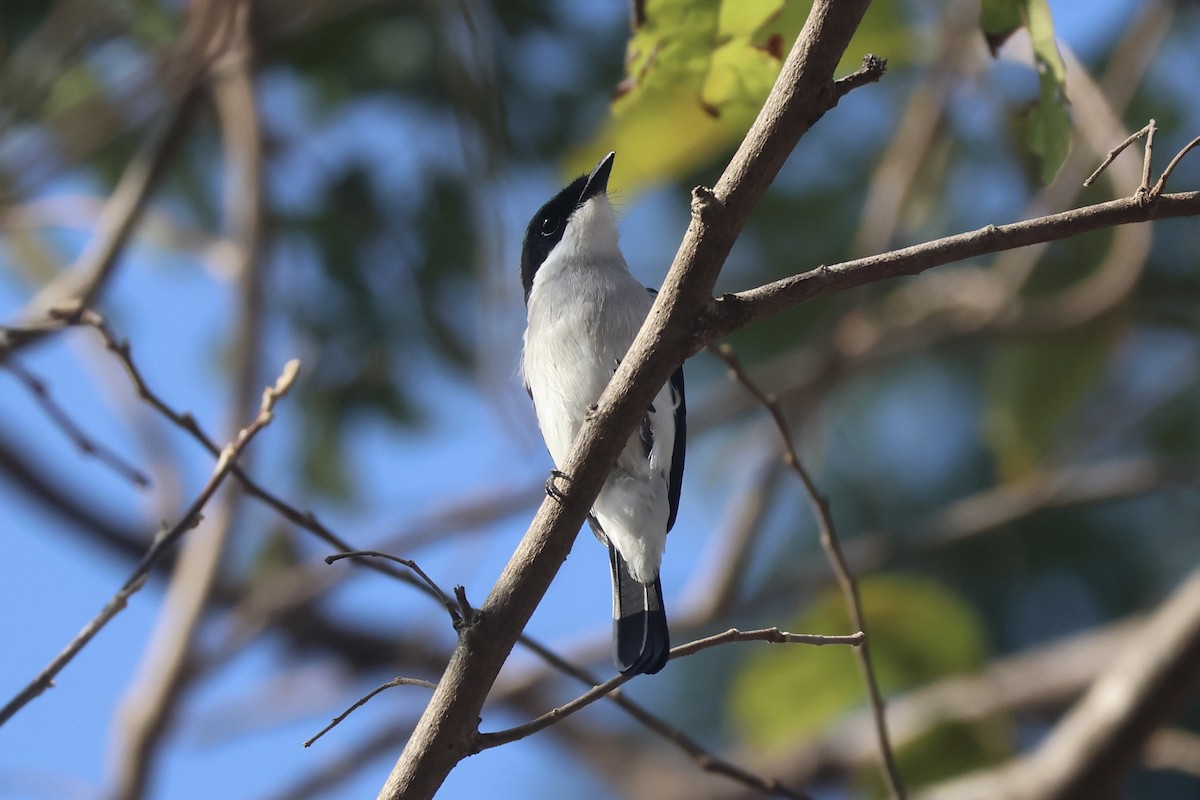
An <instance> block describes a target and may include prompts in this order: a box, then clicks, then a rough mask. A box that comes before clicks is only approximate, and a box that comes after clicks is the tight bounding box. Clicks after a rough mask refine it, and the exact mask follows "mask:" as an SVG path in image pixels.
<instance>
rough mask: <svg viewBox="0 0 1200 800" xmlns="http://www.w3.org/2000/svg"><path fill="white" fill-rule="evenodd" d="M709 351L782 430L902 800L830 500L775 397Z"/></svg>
mask: <svg viewBox="0 0 1200 800" xmlns="http://www.w3.org/2000/svg"><path fill="white" fill-rule="evenodd" d="M709 350H710V352H712V353H714V354H715V355H716V356H717V357H718V358H720V359H721V361H723V362H724V363H725V366H727V367H728V368H729V372H730V375H731V376H732V377H733V378H734V379H735V380H737V381H738V382H739V383H741V384H742V385H743V386H745V387H746V391H748V392H750V394H752V395H754V397H755V399H757V400H758V401H759V402H760V403H762V405H763V407H764V408H766V410H767V411H768V412H769V413H770V415H771V417H772V418H773V419H774V420H775V425H776V427H777V428H778V429H779V436H780V438H781V439H782V440H783V447H784V455H783V460H784V462H785V463H786V464H787V465H788V466H789V467H791V468H792V470H793V471H794V472H795V473H796V475H797V477H799V478H800V482H801V483H802V484H803V485H804V491H805V492H806V493H807V494H808V497H809V500H811V501H812V505H813V510H814V512H815V514H816V518H817V528H818V530H819V531H820V539H821V547H822V548H824V550H825V555H826V556H827V557H828V559H829V565H830V566H831V567H832V568H833V571H834V574H835V575H836V576H837V581H838V585H839V586H840V587H841V589H842V595H843V597H844V598H845V601H846V607H847V610H848V611H849V612H850V621H851V624H852V625H853V626H854V627H856V628H858V630H859V631H861V632H862V634H863V642H862V646H861V647H859V648H857V651H856V655H857V656H858V664H859V668H860V669H861V670H862V673H863V680H864V681H865V682H866V684H867V694H868V697H869V699H870V702H871V714H872V717H873V718H874V722H875V736H876V739H877V741H878V743H879V756H880V761H881V764H882V770H883V774H884V779H885V780H886V782H887V784H888V790H889V791H890V792H891V794H892V797H893V798H897V800H899V799H900V798H903V797H904V796H905V791H904V783H903V782H902V781H901V779H900V772H899V770H898V768H897V767H896V757H895V755H894V754H893V752H892V745H891V740H890V737H889V736H888V727H887V712H886V710H885V704H884V700H883V694H882V692H880V690H879V681H878V680H877V679H876V677H875V669H874V667H873V666H872V665H871V652H870V646H869V644H868V640H867V638H866V633H867V624H866V615H864V614H863V610H862V598H861V597H860V596H859V592H858V582H857V581H856V580H855V577H854V574H853V573H852V572H851V571H850V568H849V566H848V565H847V563H846V556H845V555H844V554H843V553H842V547H841V543H840V542H839V541H838V536H837V530H836V529H835V528H834V524H833V515H832V514H831V513H830V510H829V500H828V498H826V497H825V495H823V494H821V492H820V490H818V489H817V486H816V483H814V482H813V479H812V476H811V475H809V473H808V469H807V468H806V467H805V466H804V463H803V462H802V461H801V460H800V456H799V454H798V453H797V452H796V445H795V443H794V442H793V441H792V434H791V430H790V428H789V426H788V422H787V418H786V417H784V415H783V409H782V408H781V407H780V406H779V402H778V400H776V398H775V397H773V396H772V395H769V394H766V393H764V392H763V391H762V389H760V388H759V387H758V385H757V384H755V383H754V382H753V381H752V380H750V376H748V375H747V374H746V371H745V370H744V369H743V368H742V364H741V361H740V360H739V359H738V357H737V356H736V355H735V354H734V352H733V348H731V347H730V346H729V345H721V346H719V347H710V348H709Z"/></svg>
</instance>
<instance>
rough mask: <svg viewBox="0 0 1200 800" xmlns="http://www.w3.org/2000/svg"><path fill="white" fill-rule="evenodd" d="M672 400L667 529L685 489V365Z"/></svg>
mask: <svg viewBox="0 0 1200 800" xmlns="http://www.w3.org/2000/svg"><path fill="white" fill-rule="evenodd" d="M646 291H647V292H649V293H650V294H651V295H653V296H655V297H657V296H658V291H657V290H656V289H651V288H649V287H647V288H646ZM671 401H672V402H673V403H674V404H675V447H674V449H673V450H672V451H671V476H670V483H669V484H668V485H667V499H668V501H669V502H670V505H671V514H670V516H668V517H667V530H668V531H670V530H671V528H673V527H675V517H676V516H678V514H679V493H680V491H681V490H682V489H683V462H684V457H685V456H686V455H687V396H686V394H685V393H684V390H683V367H682V366H680V367H679V369H677V370H675V374H674V375H672V376H671Z"/></svg>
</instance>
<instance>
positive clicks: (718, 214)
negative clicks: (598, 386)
mask: <svg viewBox="0 0 1200 800" xmlns="http://www.w3.org/2000/svg"><path fill="white" fill-rule="evenodd" d="M868 5H869V0H840V1H839V2H832V1H831V0H817V2H815V3H814V4H813V8H812V11H811V13H810V14H809V18H808V20H807V22H806V23H805V26H804V29H803V30H802V31H801V33H800V36H799V37H798V38H797V40H796V43H795V45H794V46H793V48H792V51H791V53H790V54H789V55H788V58H787V60H786V61H785V63H784V65H783V68H782V70H781V72H780V75H779V78H778V80H777V81H776V83H775V87H774V88H773V89H772V91H771V95H770V96H769V97H768V99H767V102H766V103H765V104H764V106H763V109H762V111H761V112H760V113H759V116H758V118H757V119H756V120H755V123H754V125H753V126H752V127H751V130H750V132H749V133H748V134H747V136H746V138H745V139H744V140H743V142H742V145H741V146H740V147H739V148H738V152H737V153H736V154H735V156H734V158H733V160H732V161H731V163H730V165H729V167H728V168H727V169H726V171H725V173H724V175H722V177H721V179H720V180H719V181H718V182H717V185H716V186H715V187H714V188H713V189H712V190H708V189H697V190H696V191H695V192H694V200H693V209H692V220H691V224H690V225H689V227H688V230H687V233H686V234H685V236H684V240H683V242H682V244H681V245H680V248H679V252H678V253H677V255H676V257H675V261H674V263H673V264H672V266H671V270H670V272H669V273H668V275H667V278H666V281H665V282H664V284H663V286H662V289H661V291H660V293H659V295H658V298H657V300H656V301H655V305H654V308H653V309H652V310H651V312H650V315H649V318H648V319H647V321H646V324H645V325H644V326H643V327H642V330H641V332H640V333H639V335H638V337H637V339H636V341H635V342H634V344H633V346H632V347H631V348H630V351H629V353H628V354H627V355H626V357H625V358H624V359H623V360H622V361H621V365H620V367H619V368H618V369H617V373H616V375H615V376H614V377H613V379H612V381H611V383H610V384H609V386H608V388H607V389H606V390H605V392H604V394H603V396H602V397H601V398H600V401H599V403H598V407H597V411H596V413H595V414H593V415H592V418H591V419H590V420H589V421H587V422H586V423H585V425H584V427H583V429H582V430H581V431H580V433H579V435H578V437H577V438H576V441H575V444H574V446H573V447H572V449H571V453H570V455H569V456H568V458H567V460H566V463H564V464H563V465H562V466H563V471H564V472H566V473H567V474H568V475H570V476H571V483H570V485H569V487H568V490H567V492H566V496H565V498H564V499H563V501H562V502H558V501H556V500H553V499H550V498H547V499H546V500H544V501H543V502H542V505H541V508H540V509H539V511H538V513H537V515H536V516H535V518H534V520H533V522H532V524H531V525H530V528H529V530H528V531H527V532H526V534H525V537H524V539H523V540H522V541H521V544H520V546H519V547H518V548H517V551H516V552H515V553H514V554H513V556H512V558H511V559H510V561H509V563H508V566H507V567H506V568H505V570H504V572H503V573H502V574H501V576H500V578H499V580H498V581H497V583H496V585H495V587H494V588H493V589H492V592H491V594H490V595H489V596H488V598H487V600H486V601H485V602H484V604H483V607H482V609H481V611H482V613H481V615H480V618H479V620H478V621H477V623H476V624H475V625H473V626H470V627H465V628H464V629H463V630H462V631H461V632H460V635H459V641H458V645H457V647H456V648H455V650H454V653H453V655H452V656H451V659H450V663H449V664H448V665H447V667H446V671H445V673H444V674H443V676H442V679H441V681H440V682H439V684H438V688H437V690H435V692H434V695H433V698H432V699H431V700H430V702H429V705H428V706H427V707H426V709H425V713H424V714H423V715H422V716H421V719H420V721H419V722H418V724H417V727H416V730H414V732H413V735H412V737H411V738H410V739H409V741H408V744H407V746H406V747H405V749H404V752H403V753H402V754H401V756H400V759H399V761H398V762H397V763H396V766H395V768H394V769H393V771H392V773H391V775H390V776H389V777H388V780H387V782H386V784H385V785H384V787H383V789H382V791H381V792H380V797H381V798H387V799H388V800H392V799H395V798H401V797H403V798H409V799H411V800H419V798H429V797H432V796H433V794H434V793H435V792H436V791H437V790H438V787H440V786H441V784H442V782H443V781H444V780H445V778H446V775H447V774H449V772H450V770H451V769H453V768H454V765H455V764H457V763H458V762H459V761H461V760H462V759H463V758H465V757H466V756H467V755H469V754H470V753H471V752H472V750H473V748H474V744H475V739H476V736H477V728H478V720H479V714H480V711H481V709H482V707H483V703H484V700H485V698H486V697H487V694H488V691H489V690H490V688H491V686H492V684H493V682H494V681H495V679H496V675H497V674H498V673H499V671H500V667H501V666H502V665H503V663H504V661H505V660H506V659H507V657H508V654H509V652H510V651H511V650H512V647H513V645H514V644H515V642H516V641H517V637H518V636H519V635H520V633H521V630H522V629H523V628H524V627H525V624H526V622H527V621H528V620H529V618H530V616H532V614H533V611H534V609H535V608H536V607H537V605H538V603H539V602H540V600H541V598H542V596H543V595H544V594H545V592H546V589H547V588H548V587H549V585H550V582H551V580H553V578H554V575H555V574H556V573H557V571H558V569H559V567H560V566H561V565H562V562H563V560H564V559H565V558H566V555H567V553H568V551H569V550H570V547H571V544H572V542H573V541H574V538H575V536H576V534H577V533H578V531H579V529H580V527H581V525H582V524H583V518H584V515H585V514H586V512H587V509H588V508H589V507H590V506H591V504H592V501H593V500H594V498H595V497H596V495H597V494H598V493H599V490H600V486H601V484H602V483H603V481H604V478H605V476H606V475H607V473H608V471H609V470H610V469H611V466H612V464H613V462H614V461H615V460H616V457H617V453H618V452H619V450H620V449H621V447H622V446H623V445H624V443H625V440H626V439H627V438H628V436H629V435H630V433H632V431H633V426H634V424H635V421H636V418H637V416H638V415H639V414H640V413H641V412H642V410H643V409H645V408H646V407H647V406H648V405H649V404H650V402H651V401H652V399H653V395H654V393H655V392H657V391H658V387H660V386H661V385H662V384H663V383H664V382H665V381H666V379H667V377H668V376H669V375H670V373H671V372H672V371H673V370H674V369H675V368H676V367H678V365H679V364H680V363H682V361H683V359H684V358H685V357H686V356H687V355H688V354H689V352H691V351H692V350H693V347H694V338H693V320H694V319H695V316H696V313H697V312H698V311H700V310H701V309H704V308H706V307H708V305H709V304H710V303H711V294H712V288H713V285H714V284H715V282H716V278H717V275H718V274H719V272H720V270H721V267H722V265H723V264H724V262H725V258H726V256H727V255H728V253H729V251H730V249H731V248H732V247H733V243H734V241H735V240H736V239H737V237H738V235H739V234H740V233H741V230H742V228H743V227H744V225H745V222H746V219H747V217H748V216H749V214H750V211H751V209H752V208H753V207H754V205H755V204H756V203H757V201H758V199H759V198H760V197H761V196H762V194H763V193H764V192H765V191H766V188H767V186H768V185H770V183H771V181H772V180H773V179H774V177H775V175H776V173H778V171H779V169H780V167H781V166H782V165H783V163H784V161H785V160H786V159H787V157H788V155H789V154H790V153H791V152H792V150H793V149H794V148H795V145H796V143H797V142H798V141H799V139H800V137H801V136H802V135H803V134H804V133H805V132H806V131H807V130H808V129H809V127H810V126H811V125H812V124H813V123H814V122H816V120H818V119H819V118H820V117H821V116H822V115H823V114H824V113H825V112H826V111H828V110H829V109H830V108H832V107H833V106H834V105H835V104H836V103H837V101H838V99H839V98H840V96H841V93H842V90H839V88H838V87H837V86H836V85H835V83H834V82H833V79H832V76H833V71H834V69H836V67H837V63H838V61H839V60H840V58H841V56H842V54H843V53H844V52H845V50H846V46H847V44H848V43H849V41H850V37H851V36H852V35H853V33H854V31H855V30H856V29H857V27H858V23H859V21H860V20H861V19H862V15H863V14H864V13H865V12H866V9H867V6H868ZM864 72H865V73H867V74H869V75H870V76H871V77H873V78H878V77H879V76H880V75H882V72H883V64H882V63H881V62H879V61H878V60H874V61H872V62H871V63H870V64H869V65H867V66H866V67H865V69H864Z"/></svg>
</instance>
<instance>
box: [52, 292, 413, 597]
mask: <svg viewBox="0 0 1200 800" xmlns="http://www.w3.org/2000/svg"><path fill="white" fill-rule="evenodd" d="M59 314H60V316H61V317H62V318H63V319H64V320H65V321H67V322H68V323H69V324H74V325H84V326H87V327H90V328H92V329H94V330H95V331H96V332H97V333H98V334H100V338H101V339H102V340H103V341H104V345H105V347H106V348H108V350H109V351H110V352H112V353H113V354H114V355H115V356H116V357H117V360H118V361H120V362H121V366H122V367H123V368H124V370H125V373H126V374H127V375H128V376H129V380H130V382H131V383H132V384H133V388H134V391H136V392H137V394H138V397H140V398H141V399H142V400H143V401H144V402H145V403H147V404H148V405H149V406H150V407H151V408H153V409H154V410H155V411H157V412H158V413H159V414H160V415H162V416H163V417H165V418H166V419H167V420H168V421H170V422H171V423H172V424H173V425H175V426H176V427H178V428H179V429H181V430H183V431H184V432H186V433H188V434H189V435H190V436H191V437H192V438H193V439H194V440H196V441H197V442H198V443H199V444H200V446H201V447H203V448H204V449H205V450H207V451H208V452H209V453H210V454H212V455H213V456H217V455H220V448H219V447H218V446H217V444H216V441H215V440H214V439H212V438H211V437H210V436H209V435H208V434H207V433H205V432H204V429H203V428H201V427H200V424H199V423H198V422H197V421H196V418H195V417H193V416H192V415H191V414H190V413H188V412H183V411H177V410H175V409H174V408H172V407H171V406H170V405H169V404H168V403H167V402H166V401H165V400H163V398H162V397H161V396H160V395H159V394H158V393H156V392H155V391H154V390H153V389H151V388H150V386H149V385H148V384H147V383H146V381H145V378H143V376H142V372H141V370H140V369H139V368H138V366H137V363H136V362H135V361H134V360H133V354H132V350H131V347H130V345H129V342H127V341H123V340H121V339H119V338H118V337H117V336H116V334H114V333H113V331H112V328H110V327H109V325H108V323H107V322H105V320H104V318H103V317H101V316H100V315H99V314H97V313H96V312H95V311H93V310H91V309H81V310H79V309H77V310H66V311H62V312H59ZM231 474H232V476H233V477H234V478H235V479H236V480H237V481H238V483H240V484H241V485H242V489H243V491H245V492H246V495H247V496H248V497H252V498H254V499H255V500H258V501H259V502H261V503H263V504H264V505H266V506H267V507H269V508H270V509H272V510H273V511H275V512H276V513H277V514H279V515H280V516H281V517H283V518H284V519H286V520H287V521H288V522H291V523H292V524H293V525H296V526H297V527H300V528H303V529H305V530H307V531H309V532H310V533H312V534H314V535H316V536H317V538H319V539H321V540H322V541H324V542H326V543H327V544H330V545H332V546H333V547H334V548H336V549H337V550H339V551H341V552H350V551H354V550H356V549H358V548H356V547H354V546H353V545H352V544H350V543H349V542H347V541H346V540H345V539H343V538H342V537H340V536H338V535H337V534H336V533H334V532H333V531H332V530H330V529H329V528H328V527H326V526H325V525H324V524H322V523H321V522H320V520H318V519H317V516H316V515H315V514H314V513H313V512H312V511H301V510H300V509H298V508H296V507H295V506H293V505H291V504H290V503H288V502H287V501H285V500H283V499H282V498H280V497H279V496H278V495H276V494H273V493H271V492H269V491H268V490H267V489H265V488H263V486H261V485H260V484H259V483H258V482H256V481H255V480H254V479H253V478H251V477H250V476H249V475H247V474H246V472H245V471H244V470H243V469H242V468H241V467H240V466H238V465H236V464H235V465H234V466H233V469H232V471H231ZM359 563H362V564H364V565H366V566H367V567H368V568H370V569H374V570H375V571H377V572H380V573H382V574H384V575H388V576H390V577H392V578H396V579H397V580H401V581H404V582H405V583H409V584H412V585H414V586H415V585H418V584H419V582H418V581H417V579H416V578H414V577H413V576H412V575H411V574H409V573H408V572H406V571H404V570H400V569H396V568H395V567H392V566H391V565H389V564H381V563H379V562H376V561H363V562H359Z"/></svg>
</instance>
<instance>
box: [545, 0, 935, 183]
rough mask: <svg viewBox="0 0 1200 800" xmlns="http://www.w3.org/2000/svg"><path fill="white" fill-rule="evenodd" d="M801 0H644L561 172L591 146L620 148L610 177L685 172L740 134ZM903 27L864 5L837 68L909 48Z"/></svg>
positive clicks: (765, 89) (654, 177) (887, 2)
mask: <svg viewBox="0 0 1200 800" xmlns="http://www.w3.org/2000/svg"><path fill="white" fill-rule="evenodd" d="M811 5H812V4H811V2H808V1H806V0H786V1H785V0H703V1H702V2H694V1H689V0H657V2H655V1H654V0H648V1H647V2H646V4H645V19H644V21H643V23H642V24H641V26H640V27H638V28H637V30H635V31H634V33H633V36H632V37H631V38H630V40H629V44H628V46H627V48H626V57H625V62H626V75H625V78H624V80H622V81H621V83H620V85H619V86H618V87H617V91H616V96H615V99H614V100H613V104H612V107H611V112H612V113H611V116H610V118H609V120H608V121H607V122H606V123H605V125H603V126H602V128H601V129H600V130H599V131H598V132H597V133H596V135H595V136H594V137H593V138H592V139H591V140H590V141H588V142H587V143H585V144H584V145H583V146H582V147H579V148H578V149H576V150H575V151H573V152H572V153H570V154H569V155H568V158H567V159H566V164H565V167H566V170H565V171H566V172H567V173H568V174H571V175H575V174H578V173H580V172H583V171H586V170H587V169H590V168H591V166H592V165H593V164H594V163H595V161H596V157H597V155H598V154H600V153H603V152H606V151H608V150H616V151H617V152H618V153H619V154H620V158H618V159H617V162H616V166H615V168H614V171H613V179H612V185H614V186H616V187H618V188H620V189H623V190H629V189H631V188H634V187H636V186H638V185H640V184H643V183H647V182H653V181H658V180H662V179H664V178H673V177H678V176H680V175H685V174H687V173H689V172H691V171H694V170H696V169H699V168H701V167H703V166H704V165H706V164H708V163H710V162H711V161H712V160H713V159H714V158H715V157H716V156H717V155H719V154H720V153H722V152H724V151H726V150H728V149H729V148H731V147H733V146H734V145H735V144H736V143H737V142H738V141H739V140H740V139H741V137H742V136H743V135H744V134H745V132H746V130H747V129H748V128H749V126H750V124H751V123H752V122H753V121H754V117H755V115H756V114H757V113H758V110H759V108H760V107H761V106H762V102H763V100H765V99H766V97H767V94H768V93H769V92H770V90H771V87H772V85H773V84H774V83H775V78H776V77H777V76H778V75H779V70H780V67H781V66H782V65H783V59H784V57H785V56H786V55H787V52H788V50H790V49H791V46H792V43H793V42H794V41H795V39H796V36H797V34H799V32H800V29H801V27H802V26H803V25H804V21H805V19H806V18H807V16H808V12H809V9H810V8H811ZM911 41H912V37H911V33H910V29H909V27H908V25H907V24H906V20H905V19H904V18H903V16H902V10H901V9H900V6H899V4H898V2H896V0H884V1H882V2H878V3H875V4H873V5H872V8H871V10H870V11H868V13H867V16H866V18H865V19H864V21H863V24H862V25H861V26H860V27H859V31H858V33H857V34H856V35H855V39H854V40H852V41H851V44H850V47H849V49H848V51H847V55H846V57H845V58H844V60H843V65H842V66H841V69H842V70H843V71H849V70H850V69H854V68H855V67H857V65H858V63H859V61H860V60H861V58H862V56H863V55H864V54H866V53H867V52H875V53H878V54H880V55H882V56H884V57H886V58H889V59H893V63H895V60H896V59H903V58H906V57H908V56H909V55H911V52H912V48H911V46H910V42H911Z"/></svg>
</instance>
